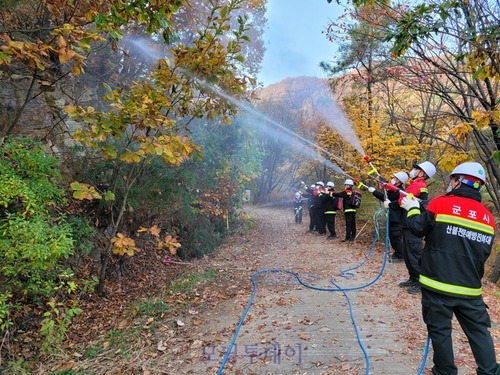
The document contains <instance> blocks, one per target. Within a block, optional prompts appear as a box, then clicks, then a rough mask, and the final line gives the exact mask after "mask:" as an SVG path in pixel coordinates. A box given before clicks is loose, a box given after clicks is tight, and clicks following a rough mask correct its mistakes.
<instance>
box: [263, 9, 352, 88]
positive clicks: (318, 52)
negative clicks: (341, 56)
mask: <svg viewBox="0 0 500 375" xmlns="http://www.w3.org/2000/svg"><path fill="white" fill-rule="evenodd" d="M340 14H342V9H341V7H340V6H339V5H337V4H336V2H335V1H332V2H331V3H330V4H328V2H327V0H268V4H267V19H268V24H267V29H266V31H265V33H264V43H265V47H266V53H265V55H264V61H263V63H262V71H261V73H260V74H259V76H258V81H259V82H261V83H263V84H264V86H267V85H270V84H273V83H276V82H279V81H281V80H282V79H284V78H287V77H300V76H314V77H325V73H324V72H323V71H322V70H321V68H320V67H319V63H320V62H321V61H331V60H332V58H333V55H334V53H335V45H334V44H333V43H331V42H329V41H328V40H327V39H326V35H325V34H324V33H322V31H325V30H326V27H327V26H328V24H329V23H330V20H335V19H336V18H337V17H338V16H339V15H340Z"/></svg>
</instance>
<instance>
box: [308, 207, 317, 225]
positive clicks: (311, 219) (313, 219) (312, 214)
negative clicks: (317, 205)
mask: <svg viewBox="0 0 500 375" xmlns="http://www.w3.org/2000/svg"><path fill="white" fill-rule="evenodd" d="M309 230H316V215H315V212H314V206H309Z"/></svg>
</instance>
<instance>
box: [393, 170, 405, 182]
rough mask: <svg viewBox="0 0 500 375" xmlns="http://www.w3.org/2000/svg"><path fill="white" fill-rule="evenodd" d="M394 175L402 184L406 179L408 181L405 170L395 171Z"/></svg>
mask: <svg viewBox="0 0 500 375" xmlns="http://www.w3.org/2000/svg"><path fill="white" fill-rule="evenodd" d="M394 177H396V178H397V179H398V180H399V181H401V182H402V183H403V184H406V181H408V174H407V173H406V172H396V173H394Z"/></svg>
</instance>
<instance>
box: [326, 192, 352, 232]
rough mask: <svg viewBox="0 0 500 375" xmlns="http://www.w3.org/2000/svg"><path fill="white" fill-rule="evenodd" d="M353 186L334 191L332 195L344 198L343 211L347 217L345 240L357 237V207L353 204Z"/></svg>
mask: <svg viewBox="0 0 500 375" xmlns="http://www.w3.org/2000/svg"><path fill="white" fill-rule="evenodd" d="M353 194H354V192H353V191H352V188H347V189H345V190H344V191H341V192H339V193H332V196H334V197H337V198H342V211H344V218H345V239H344V241H354V239H355V238H356V207H354V205H353V204H352V195H353Z"/></svg>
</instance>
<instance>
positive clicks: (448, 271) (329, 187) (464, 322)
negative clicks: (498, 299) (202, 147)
mask: <svg viewBox="0 0 500 375" xmlns="http://www.w3.org/2000/svg"><path fill="white" fill-rule="evenodd" d="M435 173H436V167H435V166H434V164H433V163H431V162H429V161H424V162H421V163H418V164H417V163H415V164H413V167H412V169H411V171H410V172H409V173H408V174H407V173H406V172H404V171H400V172H397V173H395V174H394V175H393V176H392V179H391V181H390V183H386V182H385V181H384V182H380V183H378V186H377V187H367V189H368V191H369V192H370V193H371V194H372V195H373V196H374V197H376V198H377V199H379V200H380V201H382V202H383V206H384V208H385V209H386V210H387V211H386V212H387V214H388V219H389V220H388V221H389V224H388V227H389V229H388V230H389V233H388V236H389V240H390V245H391V247H392V248H393V250H394V252H393V253H392V254H391V259H392V261H393V262H403V261H404V264H405V266H406V269H407V271H408V275H409V278H408V280H405V281H403V282H401V283H399V286H400V287H402V288H405V289H406V290H407V291H408V293H411V294H418V293H421V301H422V315H423V319H424V322H425V323H426V325H427V331H428V334H429V337H430V339H431V342H432V347H433V352H434V354H433V361H434V366H433V368H432V373H433V374H435V375H437V374H440V375H445V374H446V375H448V374H449V375H452V374H457V373H458V370H457V367H456V365H455V362H454V354H453V345H452V337H451V333H452V318H453V315H455V317H456V318H457V320H458V322H459V324H460V326H461V327H462V329H463V331H464V333H465V334H466V336H467V338H468V340H469V345H470V347H471V349H472V353H473V355H474V358H475V361H476V365H477V369H476V372H477V374H482V375H486V374H488V375H489V374H496V375H500V365H499V364H498V363H497V361H496V355H495V347H494V344H493V339H492V337H491V334H490V332H489V329H490V327H491V322H490V317H489V315H488V312H487V306H486V304H485V303H484V301H483V299H482V283H481V280H482V277H483V275H484V265H485V262H486V260H487V259H488V257H489V255H490V254H491V251H492V248H493V242H494V238H495V232H496V225H495V220H494V216H493V215H492V213H491V212H490V211H489V210H488V209H487V208H486V207H485V206H484V205H483V204H482V203H481V198H482V197H481V192H480V189H481V187H482V186H483V185H484V184H485V182H486V172H485V169H484V168H483V166H482V165H481V164H480V163H477V162H465V163H462V164H460V165H458V166H457V167H456V168H455V169H454V170H453V171H452V173H451V174H450V183H449V186H448V189H447V191H446V193H445V194H444V195H440V196H437V197H435V198H433V199H431V200H429V191H428V187H427V180H428V179H430V178H432V177H433V176H434V175H435ZM301 184H302V186H301V188H305V193H304V194H302V192H301V191H300V190H299V191H297V192H296V193H295V196H294V212H295V222H296V223H301V222H302V211H303V204H304V198H308V206H307V208H308V210H309V218H310V224H309V232H317V233H318V234H319V235H326V234H327V233H326V230H327V229H328V231H329V236H328V237H327V238H328V239H334V238H336V237H337V233H336V230H335V216H336V214H337V212H338V211H343V213H344V216H345V224H346V231H345V238H344V240H343V241H342V242H350V241H353V240H354V239H355V238H356V220H355V219H356V209H357V208H358V207H359V201H356V199H354V197H355V194H359V193H357V192H355V183H354V181H353V180H352V179H346V180H345V182H344V190H343V191H340V192H336V191H335V184H334V183H333V182H331V181H330V182H327V183H326V184H324V183H323V182H322V181H318V182H317V183H316V184H313V185H311V186H310V187H307V186H305V184H304V183H303V182H301Z"/></svg>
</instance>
